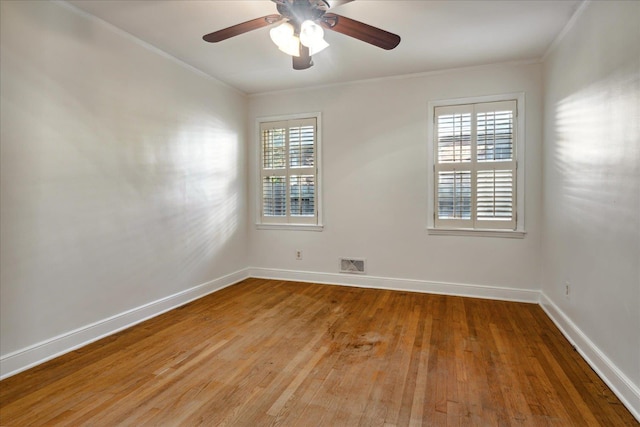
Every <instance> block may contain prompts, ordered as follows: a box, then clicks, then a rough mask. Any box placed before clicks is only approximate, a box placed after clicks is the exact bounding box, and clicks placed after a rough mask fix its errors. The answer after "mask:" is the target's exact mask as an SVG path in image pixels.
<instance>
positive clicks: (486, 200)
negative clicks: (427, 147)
mask: <svg viewBox="0 0 640 427" xmlns="http://www.w3.org/2000/svg"><path fill="white" fill-rule="evenodd" d="M517 111H518V110H517V101H516V100H509V101H496V102H482V103H468V104H462V105H446V106H438V107H435V109H434V127H433V128H434V136H433V146H434V165H433V173H434V192H433V194H434V209H433V216H434V227H435V228H444V229H481V230H496V229H499V230H515V229H516V228H517V209H516V202H517V197H516V189H517V185H516V179H517V158H516V146H517V144H516V143H517V141H516V138H517V132H516V124H517V119H516V118H517Z"/></svg>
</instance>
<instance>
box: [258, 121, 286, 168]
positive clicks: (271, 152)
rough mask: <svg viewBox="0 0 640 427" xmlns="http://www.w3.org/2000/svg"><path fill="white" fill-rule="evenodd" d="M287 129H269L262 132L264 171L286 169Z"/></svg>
mask: <svg viewBox="0 0 640 427" xmlns="http://www.w3.org/2000/svg"><path fill="white" fill-rule="evenodd" d="M285 144H286V130H285V129H267V130H264V131H262V167H263V168H264V169H284V167H285V165H286V163H285V153H286V151H285Z"/></svg>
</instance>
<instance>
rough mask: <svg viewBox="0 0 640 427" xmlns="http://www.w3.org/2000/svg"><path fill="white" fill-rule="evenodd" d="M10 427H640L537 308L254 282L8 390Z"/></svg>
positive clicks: (3, 394)
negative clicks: (471, 426) (624, 426)
mask: <svg viewBox="0 0 640 427" xmlns="http://www.w3.org/2000/svg"><path fill="white" fill-rule="evenodd" d="M0 404H1V407H0V424H1V425H2V426H32V425H73V426H76V425H91V426H115V425H135V426H138V425H186V426H192V425H208V426H214V425H216V426H218V425H220V426H223V425H229V426H263V425H283V426H315V425H318V426H340V425H343V426H357V425H363V426H374V425H378V426H382V425H385V426H394V425H395V426H413V425H430V426H440V425H442V426H444V425H473V426H498V425H526V426H546V425H556V426H568V425H575V426H590V425H602V426H621V425H638V423H637V422H636V421H635V420H634V418H633V417H632V415H631V414H630V413H629V412H628V411H627V410H626V409H625V408H624V406H622V405H621V403H620V402H619V401H618V399H617V398H616V397H615V396H614V395H613V394H612V392H611V391H610V390H609V389H608V388H607V387H606V386H605V384H604V383H603V382H602V381H601V380H600V379H599V378H598V376H597V375H596V374H595V373H594V372H593V371H592V370H591V369H590V368H589V366H588V365H587V364H586V363H585V362H584V361H583V360H582V359H581V357H580V356H579V355H578V353H577V352H575V351H574V350H573V348H572V347H571V345H570V344H569V343H568V342H567V341H566V340H565V339H564V337H563V336H562V334H561V333H560V332H559V331H558V329H557V328H556V327H555V326H554V325H553V324H552V322H551V321H550V320H549V319H548V318H547V316H546V315H545V314H544V312H543V311H542V309H541V308H540V307H539V306H537V305H534V304H522V303H511V302H500V301H489V300H481V299H472V298H460V297H450V296H440V295H428V294H417V293H409V292H395V291H384V290H372V289H359V288H348V287H340V286H328V285H316V284H307V283H296V282H282V281H273V280H260V279H249V280H246V281H244V282H242V283H239V284H237V285H235V286H232V287H230V288H227V289H224V290H222V291H219V292H217V293H215V294H212V295H210V296H207V297H205V298H202V299H200V300H198V301H195V302H193V303H191V304H189V305H186V306H184V307H181V308H178V309H176V310H173V311H171V312H169V313H166V314H164V315H162V316H159V317H156V318H154V319H151V320H149V321H147V322H144V323H142V324H140V325H137V326H135V327H133V328H130V329H128V330H126V331H123V332H121V333H118V334H116V335H113V336H111V337H108V338H105V339H103V340H100V341H98V342H96V343H94V344H91V345H89V346H86V347H84V348H82V349H80V350H77V351H74V352H72V353H69V354H67V355H64V356H62V357H59V358H57V359H55V360H52V361H50V362H48V363H45V364H43V365H40V366H38V367H36V368H34V369H31V370H29V371H26V372H23V373H21V374H18V375H15V376H13V377H10V378H8V379H6V380H4V381H2V382H0Z"/></svg>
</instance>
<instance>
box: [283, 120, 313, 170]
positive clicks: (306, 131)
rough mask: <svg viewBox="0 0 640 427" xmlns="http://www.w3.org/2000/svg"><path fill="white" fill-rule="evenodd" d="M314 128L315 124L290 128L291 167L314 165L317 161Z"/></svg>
mask: <svg viewBox="0 0 640 427" xmlns="http://www.w3.org/2000/svg"><path fill="white" fill-rule="evenodd" d="M314 130H315V129H314V126H297V127H291V128H289V167H291V168H308V167H313V165H314V163H315V155H314V151H315V150H314V142H315V136H314V133H315V132H314Z"/></svg>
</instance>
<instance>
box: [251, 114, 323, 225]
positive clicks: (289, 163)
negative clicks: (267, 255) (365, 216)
mask: <svg viewBox="0 0 640 427" xmlns="http://www.w3.org/2000/svg"><path fill="white" fill-rule="evenodd" d="M259 123H260V165H261V166H260V204H261V206H260V223H261V224H308V225H318V223H319V221H318V217H319V215H318V212H319V206H318V202H319V197H318V194H319V192H318V170H319V168H318V131H317V128H318V117H307V118H291V119H285V120H277V121H263V122H259Z"/></svg>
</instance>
